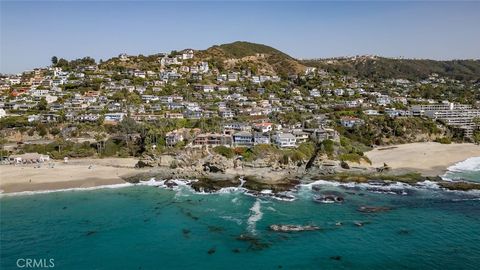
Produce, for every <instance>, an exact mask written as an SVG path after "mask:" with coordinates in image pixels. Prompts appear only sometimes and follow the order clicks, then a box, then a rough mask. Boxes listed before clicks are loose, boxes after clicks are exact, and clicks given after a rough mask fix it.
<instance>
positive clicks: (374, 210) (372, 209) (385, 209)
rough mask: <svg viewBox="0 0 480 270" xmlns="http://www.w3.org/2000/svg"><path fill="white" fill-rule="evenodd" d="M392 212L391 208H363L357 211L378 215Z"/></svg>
mask: <svg viewBox="0 0 480 270" xmlns="http://www.w3.org/2000/svg"><path fill="white" fill-rule="evenodd" d="M388 210H391V208H390V207H385V206H361V207H360V208H358V209H357V211H359V212H362V213H377V212H385V211H388Z"/></svg>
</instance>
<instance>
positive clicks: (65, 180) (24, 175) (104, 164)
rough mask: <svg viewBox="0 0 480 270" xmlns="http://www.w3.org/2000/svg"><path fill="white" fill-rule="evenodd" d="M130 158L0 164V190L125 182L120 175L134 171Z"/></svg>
mask: <svg viewBox="0 0 480 270" xmlns="http://www.w3.org/2000/svg"><path fill="white" fill-rule="evenodd" d="M136 162H137V159H134V158H108V159H73V160H70V161H69V162H68V163H64V162H60V161H54V162H51V164H53V167H51V166H50V163H44V164H42V165H41V166H40V167H38V165H36V164H28V165H16V166H14V165H1V166H0V172H1V176H0V190H2V192H3V193H12V192H22V191H39V190H56V189H68V188H88V187H95V186H101V185H112V184H121V183H125V181H124V180H122V178H121V177H123V176H128V175H131V174H135V173H138V172H139V171H140V170H139V169H135V168H134V166H135V164H136Z"/></svg>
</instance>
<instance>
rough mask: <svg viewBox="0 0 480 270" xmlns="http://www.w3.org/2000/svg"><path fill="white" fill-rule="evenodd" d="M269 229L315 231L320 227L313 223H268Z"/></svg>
mask: <svg viewBox="0 0 480 270" xmlns="http://www.w3.org/2000/svg"><path fill="white" fill-rule="evenodd" d="M269 228H270V230H272V231H274V232H303V231H317V230H320V227H318V226H315V225H305V226H304V225H289V224H286V225H278V224H273V225H270V227H269Z"/></svg>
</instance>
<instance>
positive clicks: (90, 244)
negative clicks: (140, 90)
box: [0, 164, 480, 270]
mask: <svg viewBox="0 0 480 270" xmlns="http://www.w3.org/2000/svg"><path fill="white" fill-rule="evenodd" d="M457 165H458V164H457ZM459 166H460V165H459ZM464 168H466V167H465V166H464ZM477 168H478V167H477ZM454 169H455V170H456V171H454ZM456 173H457V174H467V173H468V175H471V176H473V177H474V178H475V175H477V176H478V174H476V173H478V171H477V172H474V171H470V172H467V170H458V166H457V167H455V168H452V171H451V172H449V176H450V177H455V176H458V175H456ZM473 180H477V181H480V178H478V177H477V178H475V179H473ZM156 185H157V184H156V182H153V181H151V182H148V183H144V184H143V185H123V186H116V188H113V187H111V188H102V189H93V190H85V191H79V190H72V191H62V192H51V193H44V194H34V195H19V196H2V198H0V203H1V204H0V205H1V208H0V211H1V213H0V214H1V221H0V225H1V240H0V241H1V242H0V243H1V248H0V257H1V260H0V269H2V270H3V269H18V266H17V265H18V264H20V265H19V266H25V262H26V259H31V260H36V261H37V262H38V261H41V262H42V263H43V266H53V267H50V268H55V269H439V268H441V269H478V265H479V262H480V192H453V191H443V190H440V189H438V188H436V187H435V185H433V184H432V183H428V182H427V183H425V185H424V186H423V187H411V186H408V185H404V184H395V185H392V186H383V185H356V184H347V185H339V184H335V183H328V182H323V181H318V182H317V183H316V184H315V185H311V184H310V185H302V186H301V187H300V188H299V190H298V191H296V192H294V193H292V194H293V195H294V196H295V198H296V199H295V200H293V201H282V200H278V199H275V198H270V197H268V196H265V197H253V196H250V195H247V194H244V192H243V191H242V189H236V188H230V189H225V190H222V191H221V192H219V193H215V194H198V193H194V192H193V191H192V190H191V189H189V188H188V187H186V186H179V187H177V188H175V190H168V189H164V188H160V187H157V186H156ZM312 186H315V187H317V188H320V191H316V190H312ZM334 192H336V193H337V194H341V195H342V196H343V197H344V199H345V201H344V202H343V203H318V202H315V201H313V200H312V199H313V197H314V196H315V195H316V194H318V193H323V194H326V193H334ZM361 206H381V207H388V208H389V209H390V210H388V211H381V212H376V213H364V212H360V211H358V209H359V207H361ZM272 224H299V225H317V226H319V227H320V228H321V229H320V230H318V231H305V232H290V233H281V232H274V231H271V230H270V229H269V226H270V225H272ZM358 225H362V226H358ZM50 260H52V261H50ZM49 263H53V265H52V264H49Z"/></svg>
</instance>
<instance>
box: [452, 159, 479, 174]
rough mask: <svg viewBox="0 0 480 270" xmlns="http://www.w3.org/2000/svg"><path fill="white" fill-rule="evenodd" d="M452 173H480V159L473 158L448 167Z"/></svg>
mask: <svg viewBox="0 0 480 270" xmlns="http://www.w3.org/2000/svg"><path fill="white" fill-rule="evenodd" d="M448 170H449V171H451V172H464V171H474V172H478V171H480V157H472V158H469V159H466V160H464V161H461V162H458V163H457V164H455V165H453V166H450V167H448Z"/></svg>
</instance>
